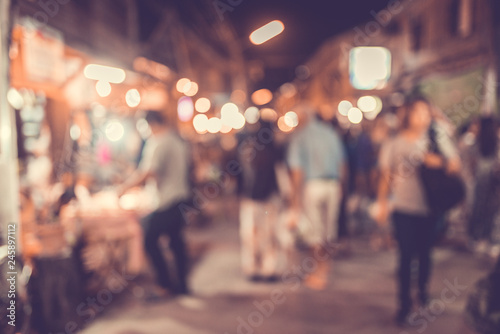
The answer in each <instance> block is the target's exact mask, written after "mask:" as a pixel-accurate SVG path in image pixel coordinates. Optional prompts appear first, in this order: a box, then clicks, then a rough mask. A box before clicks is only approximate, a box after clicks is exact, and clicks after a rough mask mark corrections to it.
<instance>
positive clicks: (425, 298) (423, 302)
mask: <svg viewBox="0 0 500 334" xmlns="http://www.w3.org/2000/svg"><path fill="white" fill-rule="evenodd" d="M418 302H419V303H420V306H422V307H423V308H426V307H427V306H428V305H429V294H428V293H427V292H419V293H418Z"/></svg>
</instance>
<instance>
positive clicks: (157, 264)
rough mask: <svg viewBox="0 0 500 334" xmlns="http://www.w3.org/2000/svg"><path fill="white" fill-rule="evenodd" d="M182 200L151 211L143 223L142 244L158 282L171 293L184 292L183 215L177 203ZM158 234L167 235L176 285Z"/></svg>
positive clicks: (186, 263)
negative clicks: (173, 261) (175, 275)
mask: <svg viewBox="0 0 500 334" xmlns="http://www.w3.org/2000/svg"><path fill="white" fill-rule="evenodd" d="M183 203H184V202H179V203H176V204H174V205H172V206H170V207H169V208H167V209H164V210H158V211H154V212H153V213H151V214H150V215H148V216H147V217H146V218H145V219H144V222H143V226H144V246H145V249H146V253H147V254H148V256H149V258H150V260H151V263H152V265H153V267H154V269H155V271H156V275H157V279H158V284H159V285H160V286H162V287H164V288H166V289H169V290H170V291H172V292H174V293H187V291H188V288H187V267H188V256H187V249H186V243H185V240H184V234H183V230H184V226H185V222H184V217H183V215H182V213H181V211H180V206H181V205H182V204H183ZM162 235H166V236H168V237H169V247H170V249H171V251H172V254H173V256H174V260H175V265H176V273H177V284H173V282H172V279H171V276H170V274H169V270H168V266H167V263H166V261H165V258H164V256H163V252H162V250H161V247H160V245H159V239H160V237H161V236H162Z"/></svg>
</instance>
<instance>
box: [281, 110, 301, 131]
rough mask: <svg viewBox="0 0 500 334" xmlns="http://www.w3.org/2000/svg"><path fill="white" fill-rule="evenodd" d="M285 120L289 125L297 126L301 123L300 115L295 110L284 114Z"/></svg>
mask: <svg viewBox="0 0 500 334" xmlns="http://www.w3.org/2000/svg"><path fill="white" fill-rule="evenodd" d="M284 122H285V124H286V125H287V126H289V127H291V128H295V127H297V126H298V125H299V116H297V113H296V112H295V111H289V112H287V113H286V114H285V116H284Z"/></svg>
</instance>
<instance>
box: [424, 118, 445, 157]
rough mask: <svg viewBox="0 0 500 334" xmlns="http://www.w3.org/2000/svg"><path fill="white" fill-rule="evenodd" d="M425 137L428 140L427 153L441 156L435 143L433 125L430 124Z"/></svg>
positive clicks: (437, 144) (435, 136)
mask: <svg viewBox="0 0 500 334" xmlns="http://www.w3.org/2000/svg"><path fill="white" fill-rule="evenodd" d="M427 136H428V138H429V152H431V153H435V154H439V155H443V154H442V153H441V150H440V149H439V143H438V142H437V134H436V129H435V124H434V123H432V124H431V126H430V127H429V130H428V131H427Z"/></svg>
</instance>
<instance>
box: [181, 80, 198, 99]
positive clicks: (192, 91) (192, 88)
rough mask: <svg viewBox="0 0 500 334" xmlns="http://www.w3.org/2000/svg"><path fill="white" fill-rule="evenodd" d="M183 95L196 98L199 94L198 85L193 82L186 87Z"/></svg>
mask: <svg viewBox="0 0 500 334" xmlns="http://www.w3.org/2000/svg"><path fill="white" fill-rule="evenodd" d="M183 93H184V94H185V95H186V96H195V95H196V94H198V84H197V83H196V82H193V81H191V82H189V83H188V84H186V85H185V86H184V90H183Z"/></svg>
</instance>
